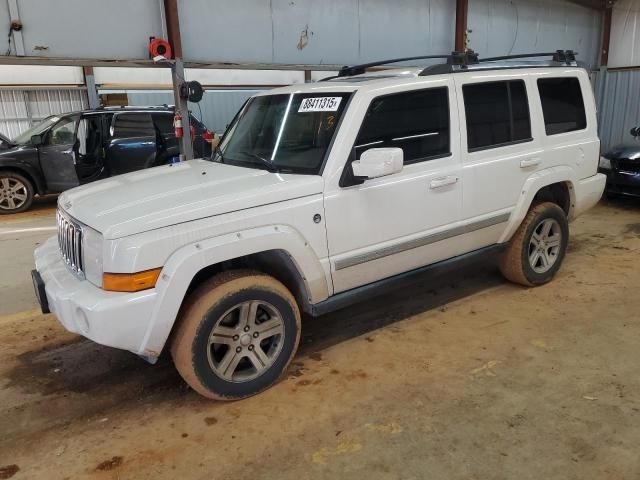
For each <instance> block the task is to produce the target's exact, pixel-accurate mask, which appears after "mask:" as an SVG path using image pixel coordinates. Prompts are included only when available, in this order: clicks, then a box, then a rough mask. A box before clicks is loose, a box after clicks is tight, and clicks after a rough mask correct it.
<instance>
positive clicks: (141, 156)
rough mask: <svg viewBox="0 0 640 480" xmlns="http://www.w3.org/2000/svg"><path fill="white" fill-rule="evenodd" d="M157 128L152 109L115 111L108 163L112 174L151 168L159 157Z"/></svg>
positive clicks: (107, 154)
mask: <svg viewBox="0 0 640 480" xmlns="http://www.w3.org/2000/svg"><path fill="white" fill-rule="evenodd" d="M156 148H157V136H156V129H155V126H154V124H153V120H152V118H151V113H149V112H118V113H115V114H114V115H113V120H112V122H111V128H110V131H109V140H108V143H107V147H106V152H105V163H106V167H107V169H108V172H109V174H110V175H111V176H113V175H120V174H122V173H127V172H133V171H135V170H141V169H143V168H149V167H151V166H153V165H154V164H155V161H156Z"/></svg>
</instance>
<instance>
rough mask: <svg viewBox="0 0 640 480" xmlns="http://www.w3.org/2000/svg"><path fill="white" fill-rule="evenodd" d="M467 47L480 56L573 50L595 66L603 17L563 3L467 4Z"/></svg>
mask: <svg viewBox="0 0 640 480" xmlns="http://www.w3.org/2000/svg"><path fill="white" fill-rule="evenodd" d="M468 28H469V30H470V33H469V47H470V48H472V49H474V50H475V51H477V52H478V53H480V55H481V56H485V57H486V56H497V55H509V54H517V53H531V52H553V51H555V50H558V49H563V50H569V49H571V50H575V51H577V52H578V53H579V57H578V58H579V60H582V61H584V62H586V63H587V64H589V66H591V67H595V66H597V64H598V56H599V51H600V38H601V28H602V13H600V12H598V11H596V10H594V9H590V8H586V7H581V6H579V5H575V4H572V3H569V2H566V1H562V0H470V2H469V25H468Z"/></svg>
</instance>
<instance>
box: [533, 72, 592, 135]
mask: <svg viewBox="0 0 640 480" xmlns="http://www.w3.org/2000/svg"><path fill="white" fill-rule="evenodd" d="M538 91H539V92H540V101H541V102H542V112H543V114H544V127H545V130H546V132H547V135H557V134H560V133H567V132H573V131H576V130H584V129H585V128H587V117H586V114H585V110H584V99H583V98H582V89H581V87H580V81H579V80H578V79H577V78H575V77H562V78H540V79H538Z"/></svg>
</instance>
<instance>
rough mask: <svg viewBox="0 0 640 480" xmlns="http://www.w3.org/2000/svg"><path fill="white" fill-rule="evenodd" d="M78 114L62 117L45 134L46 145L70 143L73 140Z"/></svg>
mask: <svg viewBox="0 0 640 480" xmlns="http://www.w3.org/2000/svg"><path fill="white" fill-rule="evenodd" d="M78 118H79V117H78V116H73V117H63V118H62V120H60V121H59V122H58V123H56V124H55V125H54V126H53V128H52V129H51V130H49V133H48V134H47V140H46V142H45V143H46V144H48V145H71V144H72V143H73V141H74V135H75V131H76V123H77V122H78Z"/></svg>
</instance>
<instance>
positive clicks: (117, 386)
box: [0, 259, 503, 438]
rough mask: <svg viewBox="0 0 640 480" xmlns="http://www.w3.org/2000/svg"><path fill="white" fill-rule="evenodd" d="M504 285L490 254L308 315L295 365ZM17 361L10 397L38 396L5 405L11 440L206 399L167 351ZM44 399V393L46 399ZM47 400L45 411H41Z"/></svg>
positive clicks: (72, 349) (60, 353) (76, 344)
mask: <svg viewBox="0 0 640 480" xmlns="http://www.w3.org/2000/svg"><path fill="white" fill-rule="evenodd" d="M502 282H503V280H502V277H501V276H500V275H499V274H498V272H497V270H496V268H495V259H486V260H484V261H483V262H482V263H480V264H475V265H469V266H466V267H463V268H460V269H458V270H456V271H455V272H451V273H447V274H443V275H440V276H438V277H437V278H433V277H431V276H429V275H423V276H421V277H417V278H416V279H415V282H413V283H411V284H410V285H409V286H407V287H405V288H403V289H402V290H398V291H393V292H388V293H385V294H384V295H380V296H379V297H378V298H375V299H374V300H371V301H367V302H363V303H361V304H357V305H354V306H351V307H349V308H345V309H343V310H340V311H337V312H334V313H332V314H328V315H324V316H322V317H318V318H305V319H304V321H303V336H302V340H301V345H300V350H299V353H298V356H297V358H296V360H295V361H294V364H298V365H299V364H300V362H304V361H305V360H306V358H307V357H308V356H309V355H313V354H314V353H315V352H319V351H321V350H324V349H327V348H329V347H331V346H332V345H336V344H339V343H341V342H344V341H346V340H349V339H351V338H354V337H358V336H362V335H367V334H370V333H371V332H373V331H375V330H377V329H380V328H383V327H387V326H389V325H393V324H395V323H397V322H401V321H403V320H405V319H408V318H410V317H412V316H414V315H417V314H420V313H424V312H428V311H431V310H435V309H438V308H443V306H444V305H446V304H447V303H450V302H452V301H455V300H458V299H460V298H464V297H467V296H469V295H472V294H475V293H478V292H481V291H483V290H486V289H488V288H491V287H494V286H497V285H500V284H501V283H502ZM52 321H55V319H53V318H52ZM17 359H18V364H17V365H16V366H15V367H14V368H13V369H11V370H10V371H8V372H7V373H6V374H5V380H8V383H5V385H4V388H5V389H11V390H13V392H14V393H13V394H12V395H16V393H17V394H18V395H20V396H22V395H23V394H26V395H24V396H25V397H28V398H32V399H34V400H33V401H32V400H29V402H27V403H24V404H23V405H22V406H21V408H19V409H13V408H9V409H5V408H0V426H2V427H3V430H4V431H5V433H6V435H7V438H11V437H12V435H11V434H13V435H19V436H22V435H26V434H29V433H35V432H38V431H42V430H44V429H49V428H54V427H56V426H59V425H62V424H66V423H68V422H70V421H72V420H74V419H78V418H85V417H90V416H95V415H101V416H106V415H112V414H114V413H115V412H124V411H126V410H129V409H135V408H138V407H140V406H141V405H149V404H151V403H152V404H154V405H160V404H163V403H164V404H175V403H176V402H178V403H184V402H187V403H189V404H191V403H193V404H194V405H198V404H200V403H201V402H207V401H208V400H205V399H203V398H202V397H200V396H199V395H197V394H196V393H194V392H192V391H191V390H190V389H189V388H188V387H187V386H186V384H185V383H184V382H183V381H182V379H181V378H180V376H179V375H178V373H177V372H176V370H175V368H174V367H173V364H172V363H171V360H170V358H169V355H168V354H167V353H166V352H165V354H164V355H163V356H162V357H161V358H160V359H159V361H158V363H157V364H156V365H154V366H150V365H148V364H147V363H146V362H144V361H143V360H141V359H139V358H138V357H136V356H135V355H132V354H131V353H129V352H124V351H120V350H117V349H112V348H108V347H103V346H101V345H98V344H95V343H93V342H91V341H89V340H86V339H82V338H80V337H77V338H76V339H74V340H72V341H70V342H67V343H65V344H62V345H60V344H58V345H54V346H52V347H47V348H42V349H39V350H31V351H28V352H25V353H23V354H20V355H18V357H17ZM296 368H299V367H296V366H295V365H294V366H293V367H292V370H295V369H296ZM42 397H46V401H45V402H42ZM0 403H2V402H0ZM43 404H46V405H47V408H45V409H43V407H42V405H43ZM51 408H55V409H56V416H51V415H50V411H51V410H50V409H51ZM22 417H24V418H22ZM38 419H39V421H38ZM7 425H9V426H10V427H9V428H8V429H7ZM11 426H15V427H11Z"/></svg>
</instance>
